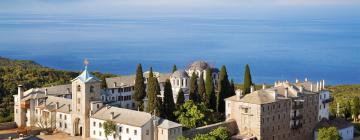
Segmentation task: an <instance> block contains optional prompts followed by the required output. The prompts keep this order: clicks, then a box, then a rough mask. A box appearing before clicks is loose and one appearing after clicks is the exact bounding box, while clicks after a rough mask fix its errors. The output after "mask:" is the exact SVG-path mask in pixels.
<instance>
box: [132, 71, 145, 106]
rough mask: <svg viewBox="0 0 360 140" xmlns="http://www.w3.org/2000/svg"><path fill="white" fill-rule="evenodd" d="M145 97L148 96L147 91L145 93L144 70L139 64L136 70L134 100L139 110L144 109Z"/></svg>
mask: <svg viewBox="0 0 360 140" xmlns="http://www.w3.org/2000/svg"><path fill="white" fill-rule="evenodd" d="M145 96H146V91H145V83H144V77H143V70H142V66H141V64H138V66H137V69H136V78H135V85H134V94H133V99H134V100H135V103H136V105H137V108H138V109H142V104H143V99H144V98H145Z"/></svg>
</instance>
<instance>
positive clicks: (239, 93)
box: [235, 89, 242, 99]
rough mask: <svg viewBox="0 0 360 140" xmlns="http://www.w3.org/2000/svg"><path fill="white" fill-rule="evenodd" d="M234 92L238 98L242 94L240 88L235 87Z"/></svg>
mask: <svg viewBox="0 0 360 140" xmlns="http://www.w3.org/2000/svg"><path fill="white" fill-rule="evenodd" d="M235 94H236V96H237V97H238V98H239V99H240V98H241V96H242V91H241V90H240V89H237V90H236V91H235Z"/></svg>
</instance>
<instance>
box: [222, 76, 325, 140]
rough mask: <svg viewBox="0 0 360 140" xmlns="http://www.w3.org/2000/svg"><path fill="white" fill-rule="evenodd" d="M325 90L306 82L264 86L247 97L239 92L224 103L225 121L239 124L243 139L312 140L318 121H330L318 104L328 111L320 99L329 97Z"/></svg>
mask: <svg viewBox="0 0 360 140" xmlns="http://www.w3.org/2000/svg"><path fill="white" fill-rule="evenodd" d="M320 83H321V84H323V83H324V82H323V81H321V82H320ZM324 87H325V86H324V84H323V85H322V86H320V84H318V85H317V86H316V84H313V83H311V82H310V81H307V79H306V80H305V81H304V82H299V81H298V80H296V82H295V83H290V82H288V81H282V82H279V81H277V82H275V84H274V87H270V88H266V87H265V86H263V89H261V90H257V91H252V92H251V93H249V94H247V95H241V92H239V91H238V92H237V95H235V96H232V97H229V98H227V99H225V105H226V112H225V113H226V119H233V120H235V121H236V122H237V125H238V129H239V132H240V133H239V135H240V137H242V138H244V139H245V138H248V139H268V140H282V139H284V140H285V139H294V140H297V139H298V140H302V139H312V138H313V129H314V128H315V126H316V124H317V123H318V122H319V118H328V117H329V116H328V115H329V113H328V110H324V109H323V108H324V106H321V107H320V104H319V103H321V105H324V104H325V108H326V107H328V103H329V101H327V102H322V101H323V98H320V96H323V97H324V96H327V95H328V93H329V92H328V91H326V90H325V88H324ZM325 91H326V92H325ZM325 99H328V98H325ZM321 110H322V111H321Z"/></svg>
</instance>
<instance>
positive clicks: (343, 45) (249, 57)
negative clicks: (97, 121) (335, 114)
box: [0, 8, 360, 85]
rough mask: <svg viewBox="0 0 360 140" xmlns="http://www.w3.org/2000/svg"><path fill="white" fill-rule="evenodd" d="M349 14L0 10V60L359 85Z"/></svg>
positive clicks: (357, 30) (358, 50)
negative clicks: (202, 70)
mask: <svg viewBox="0 0 360 140" xmlns="http://www.w3.org/2000/svg"><path fill="white" fill-rule="evenodd" d="M354 9H355V10H353V12H352V13H351V12H344V11H342V12H340V11H341V10H337V11H336V10H335V11H332V10H331V9H330V10H324V11H320V12H322V13H321V14H319V11H316V10H312V11H311V12H307V10H306V9H300V10H297V14H291V13H287V12H286V11H284V12H281V11H280V12H278V13H280V14H279V15H266V14H265V13H262V14H257V15H258V16H256V15H254V16H249V15H245V14H240V15H238V16H237V14H234V13H230V12H228V13H226V12H225V13H210V14H209V13H207V14H191V12H190V13H189V12H187V13H186V14H174V15H171V14H154V15H146V16H142V15H141V14H140V15H137V16H132V15H126V16H121V15H120V16H103V15H94V16H92V15H69V14H67V15H66V14H65V15H51V14H46V13H45V14H44V13H42V14H24V13H20V14H19V13H17V14H13V13H1V12H0V56H2V57H8V58H11V59H25V60H33V61H35V62H37V63H39V64H41V65H44V66H46V67H50V68H55V69H61V70H71V71H81V70H82V69H83V68H84V64H83V61H84V59H88V60H89V62H90V64H89V66H88V67H89V69H90V70H91V71H100V72H104V73H113V74H118V75H129V74H134V73H135V70H136V66H137V64H138V63H141V64H142V65H143V68H144V71H146V70H148V69H149V68H150V67H153V69H154V71H159V72H163V73H169V72H170V71H171V70H172V65H173V64H176V66H177V68H178V69H186V68H187V67H188V66H189V65H190V64H191V63H192V62H193V61H197V60H204V61H207V62H208V63H209V64H210V65H211V66H212V67H218V68H220V67H221V66H222V65H225V66H226V68H227V71H228V74H229V78H230V79H233V80H235V82H237V83H241V82H242V81H243V75H244V69H245V65H246V64H249V66H250V70H251V74H252V78H253V81H254V82H255V84H262V83H266V84H272V83H274V82H275V81H277V80H289V81H294V80H295V79H296V78H298V79H300V80H304V79H305V78H306V77H307V78H309V79H310V80H313V81H317V80H321V79H324V80H326V83H327V84H331V85H339V84H359V83H360V14H359V13H360V10H356V8H354ZM358 9H359V8H358ZM299 11H300V12H299ZM354 11H355V12H354ZM356 11H357V13H356ZM312 12H313V13H312ZM299 13H300V14H299Z"/></svg>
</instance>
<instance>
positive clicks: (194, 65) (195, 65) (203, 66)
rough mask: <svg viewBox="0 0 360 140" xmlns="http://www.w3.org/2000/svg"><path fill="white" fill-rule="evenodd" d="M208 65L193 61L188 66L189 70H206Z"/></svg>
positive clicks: (203, 62)
mask: <svg viewBox="0 0 360 140" xmlns="http://www.w3.org/2000/svg"><path fill="white" fill-rule="evenodd" d="M208 67H210V65H209V64H208V63H206V62H205V61H195V62H193V63H192V64H191V65H190V66H189V70H206V69H207V68H208Z"/></svg>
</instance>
